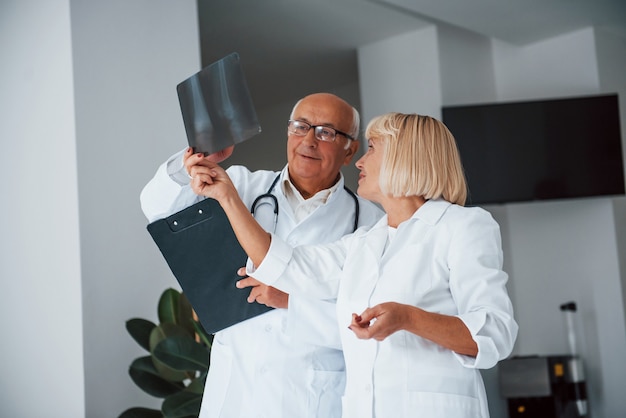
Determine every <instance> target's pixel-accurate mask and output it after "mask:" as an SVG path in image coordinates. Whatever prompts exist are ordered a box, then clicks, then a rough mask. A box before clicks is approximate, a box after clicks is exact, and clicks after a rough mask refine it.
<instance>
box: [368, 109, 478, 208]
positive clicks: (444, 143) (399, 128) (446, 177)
mask: <svg viewBox="0 0 626 418" xmlns="http://www.w3.org/2000/svg"><path fill="white" fill-rule="evenodd" d="M365 136H366V138H368V139H373V140H379V141H380V143H381V144H384V145H383V160H382V165H381V168H380V179H379V181H380V188H381V190H382V192H383V193H385V194H389V195H391V196H394V197H402V196H422V197H423V198H425V199H437V198H443V199H445V200H447V201H448V202H451V203H456V204H458V205H465V200H466V198H467V182H466V180H465V174H464V172H463V166H462V164H461V157H460V155H459V150H458V148H457V146H456V141H455V140H454V137H453V136H452V133H450V131H449V130H448V128H446V126H445V125H444V124H443V123H442V122H440V121H438V120H437V119H434V118H432V117H430V116H422V115H416V114H403V113H395V112H394V113H387V114H384V115H381V116H377V117H375V118H374V119H372V120H371V122H370V123H369V124H368V126H367V129H366V131H365Z"/></svg>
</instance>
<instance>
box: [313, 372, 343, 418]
mask: <svg viewBox="0 0 626 418" xmlns="http://www.w3.org/2000/svg"><path fill="white" fill-rule="evenodd" d="M309 372H310V382H311V390H310V391H309V393H311V396H310V397H309V404H310V405H312V408H310V410H309V411H310V412H312V413H313V414H312V415H311V417H312V418H313V417H329V418H340V417H341V396H342V395H343V392H344V389H345V384H346V375H345V372H343V371H328V370H310V371H309Z"/></svg>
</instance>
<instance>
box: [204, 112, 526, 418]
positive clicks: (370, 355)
mask: <svg viewBox="0 0 626 418" xmlns="http://www.w3.org/2000/svg"><path fill="white" fill-rule="evenodd" d="M366 137H367V138H368V150H367V152H366V154H365V155H364V156H363V157H362V158H361V159H360V160H359V161H357V163H356V165H357V167H358V168H359V169H360V171H361V173H360V176H359V187H358V194H359V195H360V196H361V197H365V198H367V199H369V200H371V201H374V202H377V203H379V204H380V205H381V206H382V207H383V209H384V210H385V212H386V216H385V217H383V218H382V219H381V220H380V221H379V222H378V223H377V224H375V225H374V226H373V227H371V228H360V229H358V230H357V231H356V232H355V233H353V234H351V235H347V236H345V237H344V238H342V239H340V240H339V241H336V242H334V243H331V244H327V245H314V246H301V247H296V248H292V247H290V246H289V245H287V244H286V243H285V242H284V241H282V240H281V239H280V238H278V237H276V236H274V235H270V234H268V233H267V232H265V231H264V230H263V229H262V228H260V227H259V226H258V224H256V222H255V221H254V219H253V218H252V217H251V216H250V213H249V211H248V210H247V208H246V207H245V206H244V205H243V204H242V203H241V200H240V199H239V196H238V195H237V192H236V190H235V189H234V187H233V186H232V184H231V182H230V180H229V178H228V176H227V175H226V174H225V172H224V171H223V170H222V169H221V168H219V167H217V166H214V167H206V170H204V172H202V173H197V175H196V176H195V177H194V179H193V180H192V187H193V188H194V190H195V191H196V193H199V194H203V195H205V196H210V197H213V198H215V199H217V200H218V201H219V202H220V204H221V205H222V207H223V208H224V210H225V211H226V213H227V215H228V217H229V219H230V221H231V223H232V225H233V228H234V229H235V233H236V234H237V237H238V239H239V240H240V242H241V244H242V246H243V247H244V249H245V250H246V252H247V253H248V256H249V263H248V266H247V269H246V270H247V271H246V273H247V274H248V275H249V276H251V277H247V278H244V279H242V280H241V281H240V283H239V284H238V286H245V285H249V284H250V283H253V282H255V281H256V280H259V281H261V282H263V283H266V284H268V285H271V286H275V287H277V288H279V289H281V290H283V291H285V292H288V293H293V294H297V293H302V294H307V295H309V296H314V297H317V298H320V299H332V298H335V297H336V298H337V313H338V315H337V317H338V323H339V327H340V329H341V341H342V346H343V350H344V356H345V359H346V373H347V382H346V389H345V394H344V397H343V401H342V402H343V415H342V416H343V417H344V418H367V417H376V418H387V417H389V418H398V417H427V418H435V417H441V418H452V417H454V418H477V417H480V418H486V417H488V416H489V412H488V405H487V398H486V394H485V389H484V385H483V382H482V379H481V376H480V373H479V369H485V368H490V367H493V366H494V365H495V364H496V363H497V362H498V361H499V360H502V359H504V358H506V357H507V356H508V355H509V354H510V353H511V351H512V349H513V344H514V342H515V338H516V336H517V330H518V327H517V323H516V322H515V320H514V318H513V308H512V305H511V301H510V299H509V296H508V294H507V290H506V287H505V285H506V282H507V278H508V276H507V274H506V273H505V272H504V271H502V258H503V255H502V247H501V239H500V231H499V227H498V224H497V223H496V222H495V221H494V220H493V218H492V217H491V216H490V214H489V213H488V212H486V211H484V210H483V209H480V208H466V207H464V206H463V205H464V203H465V198H466V193H467V188H466V182H465V177H464V174H463V168H462V166H461V161H460V157H459V154H458V150H457V147H456V143H455V140H454V138H453V136H452V134H451V133H450V132H449V131H448V129H447V128H446V127H445V126H444V125H443V124H442V123H441V122H439V121H437V120H436V119H433V118H431V117H428V116H420V115H415V114H400V113H389V114H385V115H382V116H379V117H377V118H375V119H374V120H372V121H371V122H370V124H369V126H368V128H367V131H366ZM305 273H307V274H306V275H305ZM311 273H313V274H311ZM313 277H316V278H317V279H312V278H313Z"/></svg>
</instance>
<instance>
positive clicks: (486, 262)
mask: <svg viewBox="0 0 626 418" xmlns="http://www.w3.org/2000/svg"><path fill="white" fill-rule="evenodd" d="M464 215H465V214H464ZM460 222H461V223H460V224H458V225H456V226H455V227H454V231H455V232H454V233H453V237H452V239H451V245H450V252H449V257H448V263H449V268H450V291H451V292H452V296H453V298H454V300H455V302H456V305H457V307H458V312H459V314H458V317H459V318H460V319H461V320H462V321H463V322H464V323H465V325H466V326H467V328H468V329H469V331H470V333H471V335H472V337H473V339H474V341H475V342H476V344H477V345H478V355H477V356H476V357H475V358H474V357H469V356H462V355H458V354H457V358H458V359H459V361H460V362H461V363H462V364H463V365H464V366H466V367H470V368H480V369H486V368H491V367H493V366H495V365H496V363H497V362H498V361H500V360H502V359H504V358H506V357H508V356H509V354H510V353H511V351H512V350H513V345H514V343H515V339H516V337H517V331H518V325H517V323H516V322H515V320H514V318H513V306H512V304H511V300H510V299H509V296H508V293H507V289H506V283H507V279H508V276H507V274H506V273H505V272H504V271H503V270H502V262H503V255H502V244H501V238H500V229H499V226H498V224H497V223H496V222H495V220H493V218H492V217H491V215H490V214H489V213H488V212H486V211H484V210H482V209H479V208H472V209H470V210H468V214H467V216H463V219H462V220H461V221H460Z"/></svg>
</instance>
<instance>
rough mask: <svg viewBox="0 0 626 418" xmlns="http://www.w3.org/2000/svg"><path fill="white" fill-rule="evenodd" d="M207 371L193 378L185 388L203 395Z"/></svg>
mask: <svg viewBox="0 0 626 418" xmlns="http://www.w3.org/2000/svg"><path fill="white" fill-rule="evenodd" d="M207 371H208V370H207ZM207 371H204V372H202V373H200V375H199V376H198V377H196V378H195V379H193V380H192V381H191V382H190V383H189V386H187V388H186V389H185V390H186V391H188V392H191V393H197V394H199V395H202V394H203V393H204V383H205V382H206V375H207Z"/></svg>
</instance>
